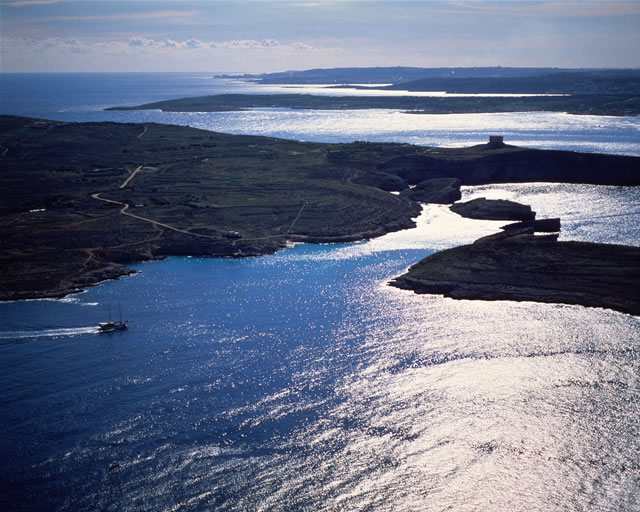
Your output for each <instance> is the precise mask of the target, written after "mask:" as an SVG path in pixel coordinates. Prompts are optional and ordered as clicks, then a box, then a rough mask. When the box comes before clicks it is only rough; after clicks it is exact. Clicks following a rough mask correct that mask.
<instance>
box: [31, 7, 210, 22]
mask: <svg viewBox="0 0 640 512" xmlns="http://www.w3.org/2000/svg"><path fill="white" fill-rule="evenodd" d="M199 14H200V11H194V10H191V11H152V12H131V13H116V14H98V15H83V16H81V15H76V16H42V17H39V18H30V19H28V20H25V21H27V22H30V23H50V22H65V21H122V20H148V19H157V18H167V19H170V20H175V19H176V18H191V17H193V16H198V15H199Z"/></svg>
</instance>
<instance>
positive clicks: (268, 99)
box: [105, 94, 640, 116]
mask: <svg viewBox="0 0 640 512" xmlns="http://www.w3.org/2000/svg"><path fill="white" fill-rule="evenodd" d="M253 108H291V109H319V110H354V109H360V110H362V109H393V110H403V111H406V112H408V113H412V114H466V113H487V112H568V113H571V114H588V115H608V116H635V115H640V95H625V94H615V95H598V94H590V95H575V96H574V95H571V96H535V97H448V98H447V97H420V96H316V95H310V94H219V95H214V96H199V97H195V98H181V99H175V100H166V101H157V102H154V103H145V104H143V105H133V106H127V105H122V106H114V107H109V108H106V109H105V110H156V109H157V110H163V111H165V112H226V111H237V110H246V109H253Z"/></svg>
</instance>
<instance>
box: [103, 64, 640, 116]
mask: <svg viewBox="0 0 640 512" xmlns="http://www.w3.org/2000/svg"><path fill="white" fill-rule="evenodd" d="M218 78H233V79H236V80H237V79H244V80H250V81H253V82H255V83H258V84H319V86H320V87H325V88H328V89H331V88H335V87H340V88H344V87H349V88H352V89H354V88H355V89H364V90H368V91H374V90H376V89H377V90H382V91H386V92H387V93H388V94H385V95H383V94H381V93H380V92H377V93H375V92H373V93H370V94H364V95H358V96H323V95H310V94H266V95H261V94H220V95H214V96H201V97H196V98H180V99H172V100H166V101H159V102H154V103H146V104H143V105H128V106H127V105H124V106H116V107H110V108H108V109H107V110H148V109H159V110H163V111H166V112H222V111H234V110H246V109H254V108H290V109H323V110H354V109H359V110H362V109H393V110H403V111H406V112H407V113H411V114H465V113H495V112H532V111H536V112H540V111H545V112H568V113H570V114H590V115H608V116H635V115H638V114H640V70H637V69H626V70H625V69H621V70H619V69H594V70H577V69H572V70H570V69H553V68H499V67H498V68H432V69H429V68H407V67H397V68H336V69H312V70H306V71H290V72H284V73H271V74H264V75H242V76H239V77H238V76H235V77H231V76H225V75H222V76H221V77H218ZM389 82H390V83H391V84H390V85H385V84H388V83H389ZM341 84H368V85H366V86H363V85H341ZM381 84H382V85H381ZM394 91H400V92H405V93H406V92H416V93H429V92H431V93H438V94H437V95H431V96H428V95H424V94H423V95H419V94H415V95H413V96H412V95H410V94H409V95H407V94H401V93H399V92H394ZM443 93H447V94H450V95H449V96H447V95H446V94H445V95H442V94H443ZM393 94H396V95H393ZM451 94H453V95H451ZM455 95H458V96H455ZM460 95H462V96H460Z"/></svg>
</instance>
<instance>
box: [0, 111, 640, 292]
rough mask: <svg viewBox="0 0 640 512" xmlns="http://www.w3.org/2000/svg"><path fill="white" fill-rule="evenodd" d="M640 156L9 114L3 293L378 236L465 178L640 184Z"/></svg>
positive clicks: (4, 128)
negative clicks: (311, 139)
mask: <svg viewBox="0 0 640 512" xmlns="http://www.w3.org/2000/svg"><path fill="white" fill-rule="evenodd" d="M639 161H640V159H638V158H636V157H623V156H613V155H597V154H583V153H572V152H562V151H541V150H527V149H523V148H517V147H514V146H508V145H503V144H500V145H495V144H480V145H478V146H474V147H471V148H452V149H446V148H425V147H419V146H411V145H408V144H384V143H368V142H355V143H350V144H318V143H303V142H296V141H290V140H283V139H275V138H268V137H254V136H240V135H229V134H222V133H214V132H208V131H203V130H197V129H193V128H187V127H180V126H169V125H160V124H153V123H145V124H133V123H124V124H123V123H64V122H57V121H45V120H38V119H28V118H20V117H12V116H0V234H1V236H2V247H1V248H0V265H1V267H2V272H1V273H0V300H16V299H25V298H39V297H60V296H63V295H66V294H69V293H72V292H74V291H78V290H80V289H82V288H84V287H86V286H91V285H94V284H96V283H98V282H100V281H102V280H104V279H112V278H115V277H118V276H121V275H125V274H127V273H129V272H130V270H129V269H127V267H126V266H125V265H126V264H127V263H132V262H136V261H143V260H149V259H154V258H163V257H166V256H172V255H176V256H183V255H184V256H186V255H191V256H222V257H246V256H257V255H262V254H268V253H271V252H274V251H277V250H279V249H280V248H282V247H285V246H286V244H287V243H289V242H292V241H294V242H296V241H298V242H347V241H355V240H362V239H367V238H372V237H376V236H380V235H383V234H385V233H388V232H390V231H396V230H400V229H406V228H409V227H412V226H414V225H415V224H414V221H413V219H414V218H415V217H416V216H417V215H418V214H419V212H420V208H421V207H420V204H419V203H424V202H435V203H445V204H448V203H452V202H454V201H456V200H458V199H459V197H460V186H461V185H472V184H488V183H503V182H530V181H556V182H558V181H568V182H573V183H594V184H600V183H607V184H619V185H638V184H640V173H638V172H637V169H638V163H639ZM391 192H395V193H391ZM509 218H512V219H513V220H517V219H519V218H521V217H515V218H514V217H509ZM525 222H531V221H530V220H528V221H525ZM535 222H536V223H537V222H540V221H535ZM526 227H527V228H531V226H526ZM535 228H536V229H537V228H538V226H537V225H536V226H535ZM516 231H518V230H517V229H516Z"/></svg>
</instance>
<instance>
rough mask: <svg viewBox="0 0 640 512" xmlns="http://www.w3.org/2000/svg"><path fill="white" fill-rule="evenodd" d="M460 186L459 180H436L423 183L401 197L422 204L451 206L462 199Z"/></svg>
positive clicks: (403, 192)
mask: <svg viewBox="0 0 640 512" xmlns="http://www.w3.org/2000/svg"><path fill="white" fill-rule="evenodd" d="M460 185H461V183H460V180H459V179H457V178H434V179H430V180H425V181H421V182H420V183H418V184H417V185H416V186H415V187H413V188H409V189H406V190H403V191H402V192H400V195H402V196H405V197H408V198H409V199H411V200H413V201H418V202H420V203H435V204H451V203H454V202H455V201H457V200H459V199H460V198H461V197H462V192H460Z"/></svg>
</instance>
